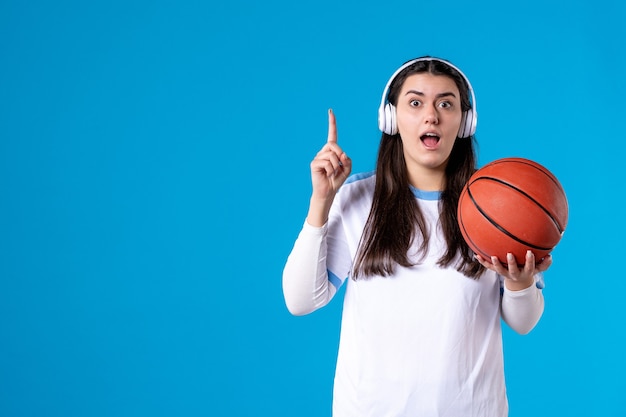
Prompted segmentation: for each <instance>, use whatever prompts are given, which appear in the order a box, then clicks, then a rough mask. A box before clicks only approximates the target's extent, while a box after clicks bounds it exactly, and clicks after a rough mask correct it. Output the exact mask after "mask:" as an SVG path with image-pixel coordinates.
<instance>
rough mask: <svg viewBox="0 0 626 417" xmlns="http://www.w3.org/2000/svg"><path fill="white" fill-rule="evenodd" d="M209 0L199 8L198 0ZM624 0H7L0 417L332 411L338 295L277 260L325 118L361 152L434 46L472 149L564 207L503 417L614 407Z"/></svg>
mask: <svg viewBox="0 0 626 417" xmlns="http://www.w3.org/2000/svg"><path fill="white" fill-rule="evenodd" d="M213 3H214V2H213ZM625 19H626V11H625V8H624V5H623V2H620V1H619V0H613V1H607V0H599V1H586V2H581V1H565V0H563V1H545V0H543V1H539V0H531V1H527V2H523V3H520V4H514V3H511V4H509V3H507V2H485V1H477V2H467V1H458V0H453V1H446V2H443V1H439V2H436V1H412V2H408V1H397V0H390V1H386V2H380V1H371V0H366V1H334V0H333V1H330V0H317V1H314V2H313V1H299V2H292V1H284V0H269V1H265V2H253V1H251V0H233V1H230V2H221V3H218V4H211V3H210V2H202V1H151V2H148V1H110V0H108V1H91V2H78V1H74V2H71V1H57V2H42V1H39V2H37V1H34V2H18V1H14V0H5V1H3V2H2V3H1V4H0V64H1V65H0V203H1V204H0V415H2V416H16V417H17V416H20V417H21V416H38V417H40V416H64V417H73V416H117V417H120V416H139V415H145V416H155V417H157V416H209V415H229V416H259V415H274V416H298V417H306V416H316V417H319V416H328V415H329V414H330V412H329V410H330V402H331V389H332V377H333V369H334V363H335V355H336V350H337V340H338V331H339V320H340V311H341V301H339V300H337V299H336V300H334V302H333V303H332V304H331V305H329V306H328V307H327V308H325V309H323V310H321V311H318V312H316V313H315V314H313V315H310V316H306V317H297V318H296V317H291V316H290V315H289V314H288V312H287V310H286V308H285V306H284V302H283V299H282V293H281V273H282V267H283V264H284V261H285V259H286V257H287V254H288V253H289V251H290V249H291V246H292V244H293V241H294V239H295V237H296V235H297V233H298V231H299V229H300V227H301V225H302V222H303V221H304V216H305V212H306V208H307V203H308V198H309V193H310V179H309V165H308V164H309V162H310V160H311V158H312V157H313V156H314V155H315V153H316V152H317V150H318V149H319V148H320V147H321V146H322V145H323V143H324V141H325V139H326V129H327V124H326V123H327V122H326V121H327V119H326V110H327V109H328V108H329V107H332V108H333V109H334V110H335V113H336V114H337V120H338V128H339V143H340V144H341V145H342V146H343V147H344V149H345V150H346V151H347V152H348V154H349V155H350V156H351V157H352V159H353V160H354V172H358V171H364V170H370V169H372V168H373V164H374V158H375V153H376V148H377V145H378V140H379V137H380V134H379V132H378V130H377V127H376V111H377V107H378V104H379V101H380V94H381V92H382V89H383V87H384V85H385V83H386V81H387V79H388V77H389V76H390V75H391V74H392V73H393V71H395V69H396V68H397V67H398V66H399V65H400V64H402V63H403V62H405V61H406V60H408V59H410V58H414V57H416V56H421V55H425V54H431V55H436V56H440V57H444V58H447V59H450V60H451V61H452V62H454V63H455V64H456V65H458V66H460V67H461V68H462V69H463V70H464V71H465V72H466V74H467V75H468V77H469V78H470V80H471V82H472V84H473V86H474V88H475V90H476V94H477V104H478V114H479V122H478V130H477V138H478V140H479V143H480V150H479V151H480V154H479V156H480V161H481V164H484V163H486V162H488V161H490V160H493V159H496V158H500V157H506V156H522V157H527V158H531V159H534V160H536V161H538V162H540V163H542V164H544V165H545V166H546V167H548V168H549V169H550V170H552V171H553V172H554V173H555V174H556V175H557V177H558V178H559V179H560V180H561V182H562V184H563V186H564V187H565V189H566V192H567V194H568V198H569V202H570V223H569V226H568V229H567V231H566V233H565V236H564V238H563V240H562V242H561V243H560V245H559V246H558V247H557V248H556V250H555V251H554V260H555V261H554V265H553V267H552V268H551V270H550V271H549V273H548V274H547V276H546V280H547V287H546V289H545V292H544V294H545V297H546V306H547V307H546V311H545V314H544V316H543V319H542V321H541V322H540V324H539V325H538V326H537V328H536V329H535V330H534V331H533V332H532V333H531V334H530V335H528V336H518V335H516V334H514V333H512V332H510V331H509V330H506V331H505V335H504V337H505V341H504V342H505V356H506V369H507V381H508V389H509V399H510V405H511V414H510V415H511V417H521V416H531V415H532V416H537V417H539V416H554V415H564V416H565V415H567V416H591V415H595V416H623V415H625V413H626V400H625V399H624V398H625V397H624V395H623V393H624V389H625V388H626V384H625V383H624V373H625V372H626V359H625V358H624V355H623V346H622V342H621V333H622V332H623V330H624V316H625V314H624V309H623V294H624V291H626V284H625V281H626V279H625V277H624V274H623V272H622V271H621V269H622V268H621V261H622V260H623V258H624V255H623V250H622V246H621V245H622V243H623V238H622V236H623V234H624V232H625V227H624V222H623V219H622V216H623V209H622V208H621V207H620V204H621V202H620V201H621V197H620V194H621V192H622V190H623V178H624V174H623V166H624V162H623V153H622V150H623V143H624V139H625V136H624V116H623V115H624V110H625V107H626V106H625V103H624V97H625V94H626V85H625V82H624V73H625V72H626V62H625V57H626V53H625V50H624V40H625V39H626V33H625V31H624V25H623V22H624V21H625Z"/></svg>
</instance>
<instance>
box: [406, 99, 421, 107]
mask: <svg viewBox="0 0 626 417" xmlns="http://www.w3.org/2000/svg"><path fill="white" fill-rule="evenodd" d="M421 105H422V102H421V101H419V100H416V99H413V100H411V101H409V106H411V107H419V106H421Z"/></svg>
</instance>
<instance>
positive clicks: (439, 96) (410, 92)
mask: <svg viewBox="0 0 626 417" xmlns="http://www.w3.org/2000/svg"><path fill="white" fill-rule="evenodd" d="M409 94H416V95H418V96H422V97H423V96H424V93H422V92H421V91H417V90H409V91H407V92H406V94H405V96H408V95H409ZM449 96H452V97H454V98H456V95H455V94H454V93H453V92H452V91H446V92H444V93H439V94H437V95H436V98H441V97H449Z"/></svg>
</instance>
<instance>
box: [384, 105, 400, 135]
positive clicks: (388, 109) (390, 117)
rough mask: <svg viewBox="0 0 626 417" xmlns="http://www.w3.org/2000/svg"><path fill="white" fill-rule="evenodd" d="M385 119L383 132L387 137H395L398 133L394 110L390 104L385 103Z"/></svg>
mask: <svg viewBox="0 0 626 417" xmlns="http://www.w3.org/2000/svg"><path fill="white" fill-rule="evenodd" d="M385 118H386V120H387V122H386V124H385V130H384V132H385V133H386V134H388V135H395V134H396V133H398V125H397V124H396V108H395V107H394V105H393V104H391V103H387V105H386V106H385Z"/></svg>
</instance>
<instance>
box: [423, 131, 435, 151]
mask: <svg viewBox="0 0 626 417" xmlns="http://www.w3.org/2000/svg"><path fill="white" fill-rule="evenodd" d="M420 139H421V141H422V143H424V146H426V147H427V148H434V147H435V146H437V144H438V143H439V139H440V137H439V136H437V135H436V134H434V133H425V134H423V135H422V136H421V137H420Z"/></svg>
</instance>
